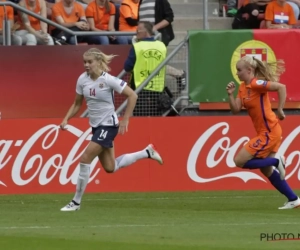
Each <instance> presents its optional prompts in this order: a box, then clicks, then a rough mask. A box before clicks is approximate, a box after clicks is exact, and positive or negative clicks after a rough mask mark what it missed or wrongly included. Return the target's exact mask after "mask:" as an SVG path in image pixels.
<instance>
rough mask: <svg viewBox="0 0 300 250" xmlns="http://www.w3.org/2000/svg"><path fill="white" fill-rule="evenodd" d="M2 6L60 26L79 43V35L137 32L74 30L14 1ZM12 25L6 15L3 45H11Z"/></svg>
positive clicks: (129, 33) (115, 34)
mask: <svg viewBox="0 0 300 250" xmlns="http://www.w3.org/2000/svg"><path fill="white" fill-rule="evenodd" d="M0 6H11V7H13V8H15V9H17V10H19V11H21V12H24V13H26V14H27V15H30V16H33V17H35V18H37V19H39V20H41V21H43V22H45V23H47V24H48V25H52V26H54V27H55V28H58V29H60V30H62V31H65V32H66V33H68V34H70V35H73V36H75V44H77V36H94V35H105V36H133V35H135V34H136V32H121V31H105V32H103V31H73V30H70V29H68V28H66V27H64V26H62V25H60V24H58V23H55V22H53V21H51V20H49V19H47V18H44V17H42V16H40V15H38V14H36V13H34V12H32V11H30V10H28V9H26V8H24V7H22V6H20V5H18V4H15V3H12V2H0ZM10 30H11V27H10V22H9V21H8V20H7V17H6V16H5V17H4V19H3V36H4V39H3V40H4V43H3V45H11V33H10Z"/></svg>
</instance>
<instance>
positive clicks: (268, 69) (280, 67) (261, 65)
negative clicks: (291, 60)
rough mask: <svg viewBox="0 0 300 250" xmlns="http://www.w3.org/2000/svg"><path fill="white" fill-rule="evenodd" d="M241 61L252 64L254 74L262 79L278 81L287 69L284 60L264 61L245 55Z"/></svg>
mask: <svg viewBox="0 0 300 250" xmlns="http://www.w3.org/2000/svg"><path fill="white" fill-rule="evenodd" d="M240 61H242V62H244V63H245V64H246V65H248V66H250V67H251V68H252V69H253V70H254V76H255V77H256V78H258V79H261V80H266V81H272V82H277V81H279V78H280V75H281V74H282V73H283V72H284V71H285V67H284V61H283V60H277V61H275V62H263V61H261V60H259V59H257V58H255V57H254V56H253V57H252V56H244V57H242V58H241V60H240Z"/></svg>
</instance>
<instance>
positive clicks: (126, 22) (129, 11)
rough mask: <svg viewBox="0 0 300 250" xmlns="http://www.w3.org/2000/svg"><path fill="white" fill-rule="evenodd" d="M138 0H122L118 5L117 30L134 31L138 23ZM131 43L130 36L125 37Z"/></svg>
mask: <svg viewBox="0 0 300 250" xmlns="http://www.w3.org/2000/svg"><path fill="white" fill-rule="evenodd" d="M138 8H139V0H124V1H123V2H122V4H121V7H120V19H119V30H120V31H128V32H135V31H136V29H137V24H138ZM127 40H128V43H131V40H132V36H128V37H127Z"/></svg>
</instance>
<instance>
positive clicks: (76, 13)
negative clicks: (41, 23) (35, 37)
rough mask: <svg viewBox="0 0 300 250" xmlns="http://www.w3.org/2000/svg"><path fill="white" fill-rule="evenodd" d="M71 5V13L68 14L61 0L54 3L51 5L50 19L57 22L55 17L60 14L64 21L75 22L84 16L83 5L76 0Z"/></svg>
mask: <svg viewBox="0 0 300 250" xmlns="http://www.w3.org/2000/svg"><path fill="white" fill-rule="evenodd" d="M73 5H74V6H73V9H72V11H71V13H70V14H68V13H67V12H66V10H65V8H64V5H63V2H62V1H61V2H58V3H56V4H54V5H53V7H52V21H53V22H56V23H57V21H56V18H57V17H59V16H61V17H62V18H63V19H64V22H65V23H76V22H78V21H79V20H80V19H81V18H82V17H85V14H84V9H83V7H82V6H81V5H80V4H79V3H77V2H74V3H73Z"/></svg>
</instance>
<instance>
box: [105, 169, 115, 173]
mask: <svg viewBox="0 0 300 250" xmlns="http://www.w3.org/2000/svg"><path fill="white" fill-rule="evenodd" d="M104 170H105V172H106V173H108V174H112V173H113V172H115V168H114V167H113V168H104Z"/></svg>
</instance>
